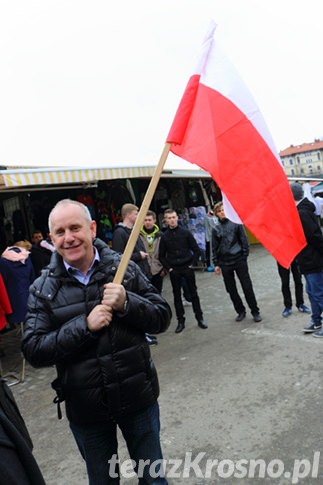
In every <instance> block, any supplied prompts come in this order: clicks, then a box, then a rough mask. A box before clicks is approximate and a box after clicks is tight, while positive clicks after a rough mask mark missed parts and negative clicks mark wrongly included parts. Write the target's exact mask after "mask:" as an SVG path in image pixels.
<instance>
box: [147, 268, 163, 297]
mask: <svg viewBox="0 0 323 485" xmlns="http://www.w3.org/2000/svg"><path fill="white" fill-rule="evenodd" d="M150 281H151V283H152V284H153V285H154V287H155V288H156V290H157V291H158V292H159V293H161V292H162V290H163V278H162V277H161V276H160V273H158V274H155V275H154V276H152V277H151V280H150Z"/></svg>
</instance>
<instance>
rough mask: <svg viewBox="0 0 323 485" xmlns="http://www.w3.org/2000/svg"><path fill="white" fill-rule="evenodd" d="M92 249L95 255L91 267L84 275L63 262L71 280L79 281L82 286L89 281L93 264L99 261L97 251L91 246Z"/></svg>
mask: <svg viewBox="0 0 323 485" xmlns="http://www.w3.org/2000/svg"><path fill="white" fill-rule="evenodd" d="M93 247H94V253H95V254H94V258H93V261H92V263H91V266H90V267H89V269H88V270H87V272H86V274H83V273H82V272H81V271H80V270H79V269H77V268H74V266H71V265H70V264H68V263H67V262H66V261H64V260H63V262H64V266H65V268H66V270H67V271H68V272H69V274H70V275H72V276H73V278H75V279H77V281H79V282H80V283H83V285H87V284H88V282H89V281H90V278H91V276H92V274H93V271H94V265H95V263H96V262H99V261H100V255H99V251H98V250H97V248H96V247H95V246H93Z"/></svg>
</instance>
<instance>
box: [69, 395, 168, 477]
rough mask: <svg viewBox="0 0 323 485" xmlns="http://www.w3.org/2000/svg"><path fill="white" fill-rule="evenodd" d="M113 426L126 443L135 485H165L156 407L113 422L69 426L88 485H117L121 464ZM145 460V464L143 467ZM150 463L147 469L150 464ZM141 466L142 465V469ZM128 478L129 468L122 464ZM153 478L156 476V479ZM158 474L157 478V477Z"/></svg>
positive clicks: (157, 409)
mask: <svg viewBox="0 0 323 485" xmlns="http://www.w3.org/2000/svg"><path fill="white" fill-rule="evenodd" d="M117 426H119V428H120V430H121V431H122V434H123V437H124V439H125V441H126V443H127V447H128V451H129V455H130V458H131V459H132V460H133V462H134V463H133V468H134V470H135V471H136V473H137V474H138V477H139V482H138V483H139V485H148V484H149V485H167V481H166V479H165V478H164V477H163V471H162V468H161V467H160V463H161V462H162V459H163V456H162V451H161V446H160V439H159V431H160V424H159V406H158V403H157V401H156V402H155V403H154V404H153V405H152V406H149V407H148V408H145V409H144V410H141V411H139V412H137V413H134V414H132V415H130V416H126V417H122V418H119V419H118V420H117V422H114V421H106V422H100V423H96V424H89V425H86V424H84V425H81V426H80V425H76V424H73V423H70V427H71V430H72V432H73V435H74V438H75V440H76V443H77V445H78V447H79V450H80V452H81V455H82V457H83V458H84V460H85V462H86V468H87V473H88V477H89V484H90V485H118V484H119V483H120V476H119V475H120V471H121V473H122V471H123V468H122V466H123V464H122V463H121V464H120V467H119V464H118V441H117ZM145 460H147V461H148V464H146V465H145V464H144V461H145ZM153 462H156V464H153V465H152V466H151V467H150V465H151V464H152V463H153ZM144 465H145V466H144ZM124 471H125V473H126V474H127V476H129V466H126V464H124ZM156 475H157V476H156ZM158 475H160V476H158Z"/></svg>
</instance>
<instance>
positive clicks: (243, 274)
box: [221, 260, 259, 315]
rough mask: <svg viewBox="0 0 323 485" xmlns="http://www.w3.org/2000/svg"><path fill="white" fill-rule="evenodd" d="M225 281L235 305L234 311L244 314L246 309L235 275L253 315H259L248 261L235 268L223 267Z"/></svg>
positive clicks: (236, 265) (238, 264) (241, 262)
mask: <svg viewBox="0 0 323 485" xmlns="http://www.w3.org/2000/svg"><path fill="white" fill-rule="evenodd" d="M221 271H222V275H223V280H224V284H225V289H226V290H227V292H228V293H229V295H230V298H231V301H232V303H233V306H234V309H235V311H236V312H237V313H243V312H245V311H246V308H245V306H244V304H243V302H242V300H241V298H240V295H239V293H238V289H237V284H236V279H235V274H236V275H237V277H238V279H239V281H240V284H241V287H242V290H243V293H244V296H245V298H246V301H247V303H248V306H249V308H250V310H251V313H252V315H255V314H257V313H259V308H258V305H257V300H256V297H255V293H254V291H253V287H252V281H251V278H250V275H249V269H248V264H247V261H246V260H243V261H240V262H239V263H237V264H235V265H234V266H223V267H221Z"/></svg>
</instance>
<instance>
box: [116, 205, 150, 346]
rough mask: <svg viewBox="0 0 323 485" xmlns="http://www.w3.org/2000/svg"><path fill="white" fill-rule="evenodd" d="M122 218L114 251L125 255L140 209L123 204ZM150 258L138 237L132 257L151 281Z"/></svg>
mask: <svg viewBox="0 0 323 485" xmlns="http://www.w3.org/2000/svg"><path fill="white" fill-rule="evenodd" d="M121 216H122V222H120V223H119V224H117V226H116V227H115V229H114V231H113V234H112V249H113V250H114V251H117V253H120V254H123V252H124V250H125V249H126V246H127V243H128V240H129V238H130V234H131V231H132V228H133V226H134V225H135V222H136V219H137V216H138V207H137V206H136V205H134V204H129V203H127V204H123V206H122V207H121ZM148 256H149V255H148V252H146V249H145V246H144V243H143V241H142V240H141V238H140V237H138V239H137V241H136V244H135V247H134V250H133V252H132V255H131V260H132V261H134V262H135V263H136V264H138V266H139V267H140V269H141V271H142V272H143V273H144V275H146V276H147V278H149V279H150V280H151V277H152V274H151V270H150V265H149V262H148ZM146 339H147V342H148V343H149V344H150V345H156V344H157V343H158V342H157V338H156V336H155V335H150V334H148V333H147V334H146Z"/></svg>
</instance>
